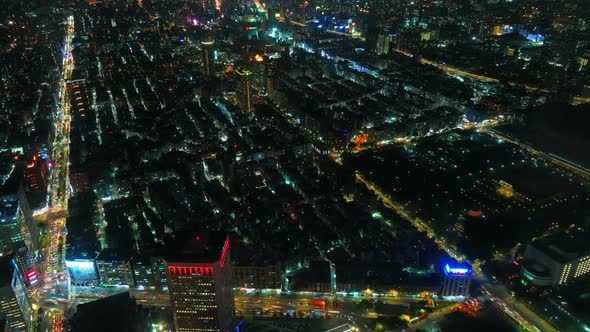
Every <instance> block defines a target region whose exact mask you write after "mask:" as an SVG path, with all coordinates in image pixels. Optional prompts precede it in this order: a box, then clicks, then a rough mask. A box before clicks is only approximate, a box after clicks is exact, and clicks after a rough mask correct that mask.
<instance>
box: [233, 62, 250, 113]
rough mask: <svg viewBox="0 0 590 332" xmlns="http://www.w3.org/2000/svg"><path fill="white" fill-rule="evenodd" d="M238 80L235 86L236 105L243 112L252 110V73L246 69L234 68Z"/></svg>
mask: <svg viewBox="0 0 590 332" xmlns="http://www.w3.org/2000/svg"><path fill="white" fill-rule="evenodd" d="M236 73H237V74H238V76H237V77H238V82H237V87H236V98H237V101H238V106H240V108H241V109H242V112H244V113H251V112H252V73H251V72H250V71H249V70H247V69H242V68H241V69H238V70H236Z"/></svg>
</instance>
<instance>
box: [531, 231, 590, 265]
mask: <svg viewBox="0 0 590 332" xmlns="http://www.w3.org/2000/svg"><path fill="white" fill-rule="evenodd" d="M530 245H531V246H533V247H535V248H537V249H538V250H540V251H542V252H543V253H545V254H546V255H548V256H549V257H551V258H553V259H554V260H556V261H558V262H561V263H566V262H569V261H572V260H574V259H576V258H579V257H583V256H586V255H589V254H590V244H589V243H588V241H587V239H585V238H584V236H582V235H579V234H570V233H557V234H553V235H549V236H546V237H543V238H540V239H537V240H534V241H533V242H531V243H530Z"/></svg>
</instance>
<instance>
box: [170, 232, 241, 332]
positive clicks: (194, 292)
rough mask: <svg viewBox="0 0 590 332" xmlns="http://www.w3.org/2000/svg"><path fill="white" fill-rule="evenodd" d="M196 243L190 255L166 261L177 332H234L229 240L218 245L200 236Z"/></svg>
mask: <svg viewBox="0 0 590 332" xmlns="http://www.w3.org/2000/svg"><path fill="white" fill-rule="evenodd" d="M193 242H194V243H193V247H194V248H193V249H196V250H191V253H190V254H188V255H183V257H182V258H181V257H176V258H168V259H166V260H165V261H166V271H167V276H168V278H167V280H168V290H169V292H170V301H171V302H172V307H173V310H174V324H175V326H176V331H178V332H196V331H220V332H229V331H233V328H232V326H233V323H234V313H235V308H234V294H233V285H232V277H231V259H230V253H229V237H226V238H225V241H217V242H215V241H208V240H204V239H201V237H200V236H196V237H195V238H194V239H193ZM190 258H192V259H190Z"/></svg>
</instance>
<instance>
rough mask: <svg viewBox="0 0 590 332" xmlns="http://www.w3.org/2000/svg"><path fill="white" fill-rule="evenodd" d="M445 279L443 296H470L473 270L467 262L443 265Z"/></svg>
mask: <svg viewBox="0 0 590 332" xmlns="http://www.w3.org/2000/svg"><path fill="white" fill-rule="evenodd" d="M443 272H444V274H445V280H444V282H443V287H442V292H441V296H442V297H469V287H470V286H471V275H472V274H473V270H471V267H469V266H467V265H466V264H460V265H455V264H448V263H447V264H445V265H444V266H443Z"/></svg>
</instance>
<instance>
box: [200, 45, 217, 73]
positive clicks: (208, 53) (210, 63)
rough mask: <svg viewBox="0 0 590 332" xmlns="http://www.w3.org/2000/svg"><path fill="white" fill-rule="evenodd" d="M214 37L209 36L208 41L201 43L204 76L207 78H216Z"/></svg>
mask: <svg viewBox="0 0 590 332" xmlns="http://www.w3.org/2000/svg"><path fill="white" fill-rule="evenodd" d="M213 45H214V42H213V37H212V36H211V35H209V36H208V37H207V40H206V41H202V42H201V52H202V53H201V56H202V59H201V60H202V61H203V74H205V76H207V77H215V56H214V49H213Z"/></svg>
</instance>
